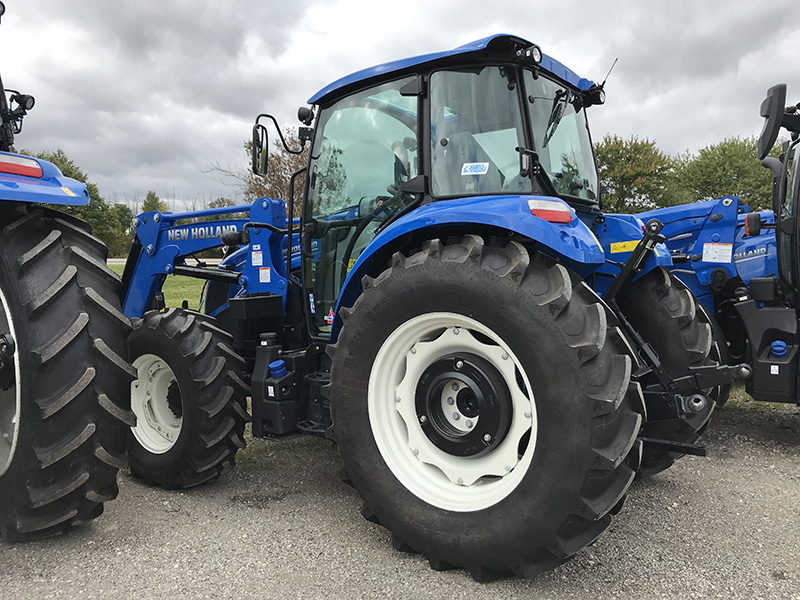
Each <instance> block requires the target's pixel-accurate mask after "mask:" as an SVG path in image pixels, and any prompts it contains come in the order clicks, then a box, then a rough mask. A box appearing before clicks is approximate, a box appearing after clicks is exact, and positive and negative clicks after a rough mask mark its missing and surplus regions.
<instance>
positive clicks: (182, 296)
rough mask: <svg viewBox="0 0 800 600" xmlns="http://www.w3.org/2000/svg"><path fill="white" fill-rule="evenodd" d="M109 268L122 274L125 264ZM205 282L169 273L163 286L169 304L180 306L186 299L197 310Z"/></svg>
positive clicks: (109, 266)
mask: <svg viewBox="0 0 800 600" xmlns="http://www.w3.org/2000/svg"><path fill="white" fill-rule="evenodd" d="M108 268H109V269H111V270H112V271H114V272H115V273H117V274H118V275H120V276H122V270H123V269H124V268H125V265H108ZM204 283H205V281H204V280H202V279H194V278H193V277H181V276H179V275H167V279H166V280H165V281H164V287H163V288H162V289H163V291H164V300H166V303H167V306H172V307H175V308H179V307H180V306H181V303H182V302H183V301H184V300H188V301H189V308H192V309H195V310H196V309H197V308H198V306H199V305H200V294H201V293H202V291H203V284H204Z"/></svg>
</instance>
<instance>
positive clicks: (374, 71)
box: [308, 33, 594, 105]
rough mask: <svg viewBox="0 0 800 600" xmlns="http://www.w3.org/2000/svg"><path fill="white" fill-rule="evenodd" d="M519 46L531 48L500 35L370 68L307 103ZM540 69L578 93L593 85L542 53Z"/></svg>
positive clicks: (339, 82) (324, 102)
mask: <svg viewBox="0 0 800 600" xmlns="http://www.w3.org/2000/svg"><path fill="white" fill-rule="evenodd" d="M520 45H521V46H523V47H528V46H531V45H533V44H532V42H529V41H527V40H525V39H523V38H520V37H517V36H513V35H509V34H504V33H501V34H495V35H491V36H489V37H486V38H483V39H480V40H475V41H474V42H470V43H468V44H464V45H463V46H459V47H458V48H455V49H453V50H446V51H444V52H434V53H433V54H422V55H420V56H414V57H411V58H404V59H401V60H395V61H392V62H388V63H384V64H382V65H377V66H375V67H370V68H368V69H363V70H361V71H357V72H355V73H351V74H350V75H347V76H345V77H342V78H341V79H338V80H336V81H334V82H333V83H331V84H328V85H327V86H325V87H324V88H322V89H321V90H320V91H318V92H317V93H316V94H314V95H313V96H311V98H310V99H309V100H308V103H309V104H320V105H325V104H328V103H330V102H331V101H334V100H337V99H338V98H339V97H341V96H344V95H346V94H347V93H349V92H350V91H351V90H354V89H356V88H359V87H362V85H363V84H364V83H366V82H367V81H368V80H370V79H378V78H380V79H390V78H391V75H392V74H394V73H400V72H402V71H406V70H411V69H412V68H413V67H418V66H420V65H426V66H428V64H429V63H430V66H435V65H434V63H442V64H447V63H451V62H453V59H458V58H461V57H466V56H467V55H469V54H473V53H476V54H477V53H482V52H483V51H485V50H495V49H497V50H500V51H503V50H505V51H506V52H507V53H508V55H509V56H508V57H509V59H512V58H513V55H511V53H510V51H511V50H512V49H513V48H515V47H518V46H520ZM540 68H541V69H542V70H544V71H547V72H548V73H551V74H552V75H555V76H556V77H558V78H559V79H561V80H563V81H565V82H566V83H567V84H569V85H571V86H573V87H576V88H578V89H579V90H588V89H589V88H590V87H592V85H594V82H593V81H591V80H589V79H586V78H583V77H578V75H576V74H575V73H574V72H573V71H572V70H571V69H569V68H567V67H566V66H564V65H563V64H561V63H560V62H558V61H557V60H556V59H554V58H551V57H550V56H548V55H546V54H544V53H542V62H541V64H540Z"/></svg>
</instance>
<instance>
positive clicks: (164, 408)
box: [131, 354, 183, 454]
mask: <svg viewBox="0 0 800 600" xmlns="http://www.w3.org/2000/svg"><path fill="white" fill-rule="evenodd" d="M133 366H134V368H135V369H136V370H137V372H138V377H137V378H136V380H135V381H134V382H133V383H131V409H132V410H133V412H134V414H135V415H136V426H135V427H132V428H131V431H132V432H133V436H134V437H135V438H136V440H137V441H138V442H139V444H141V445H142V447H143V448H144V449H145V450H147V451H148V452H151V453H153V454H163V453H165V452H167V451H169V450H170V449H171V448H172V447H173V446H174V445H175V442H176V441H177V440H178V436H179V435H180V432H181V426H182V424H183V418H182V416H180V415H178V414H176V412H175V410H174V407H170V402H169V399H168V395H169V393H170V388H171V387H173V388H174V386H177V378H176V377H175V373H173V371H172V369H170V368H169V365H167V363H166V361H165V360H164V359H162V358H160V357H159V356H156V355H154V354H143V355H141V356H140V357H139V358H137V359H136V360H135V361H133Z"/></svg>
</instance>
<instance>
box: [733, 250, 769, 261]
mask: <svg viewBox="0 0 800 600" xmlns="http://www.w3.org/2000/svg"><path fill="white" fill-rule="evenodd" d="M766 253H767V249H766V247H762V248H753V249H752V250H747V251H745V252H737V253H736V254H734V255H733V260H736V261H742V260H747V259H748V258H756V257H757V256H763V255H765V254H766Z"/></svg>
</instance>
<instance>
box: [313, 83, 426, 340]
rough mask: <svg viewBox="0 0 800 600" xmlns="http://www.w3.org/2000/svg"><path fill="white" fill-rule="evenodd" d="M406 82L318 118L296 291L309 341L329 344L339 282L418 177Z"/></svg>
mask: <svg viewBox="0 0 800 600" xmlns="http://www.w3.org/2000/svg"><path fill="white" fill-rule="evenodd" d="M413 81H414V77H410V78H404V79H399V80H397V81H394V82H390V83H386V84H382V85H379V86H376V87H373V88H369V89H367V90H363V91H359V92H356V93H354V94H352V95H350V96H347V97H344V98H342V99H341V100H339V101H337V102H335V103H334V104H333V105H332V106H329V107H327V108H323V109H322V110H321V111H320V114H319V117H318V121H317V127H316V133H315V136H314V144H313V148H312V151H311V161H310V163H309V169H308V179H307V181H308V185H307V186H306V192H305V193H306V201H305V203H304V209H303V210H304V212H303V234H302V235H303V240H302V246H303V248H304V252H303V269H302V272H303V287H304V292H305V296H306V311H307V316H308V323H309V328H310V334H311V336H312V337H314V338H322V339H325V338H329V337H330V333H331V328H332V325H333V321H334V318H335V313H336V306H337V303H338V300H339V293H340V292H341V289H342V285H343V284H344V281H345V279H346V277H347V274H348V273H349V272H350V269H352V267H353V265H354V264H355V262H356V260H357V259H358V257H359V255H360V254H361V253H362V252H363V250H364V249H365V248H366V247H367V245H368V244H369V243H370V242H371V241H372V240H373V239H374V238H375V236H376V235H377V233H378V230H379V228H380V226H381V225H382V224H383V223H384V222H385V221H386V220H387V219H389V218H390V217H391V216H393V215H394V214H395V213H396V212H397V211H399V210H400V209H401V208H402V207H403V206H404V205H405V203H406V202H407V201H409V199H410V200H413V196H411V197H410V198H407V195H406V194H403V193H401V192H400V186H402V185H403V184H404V183H406V182H407V181H409V180H410V179H412V178H414V177H416V176H417V175H418V174H419V165H418V159H417V145H418V140H417V131H418V127H417V114H418V98H417V97H416V96H406V95H403V94H402V93H401V90H402V88H403V87H404V86H405V85H407V84H409V83H410V82H413Z"/></svg>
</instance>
